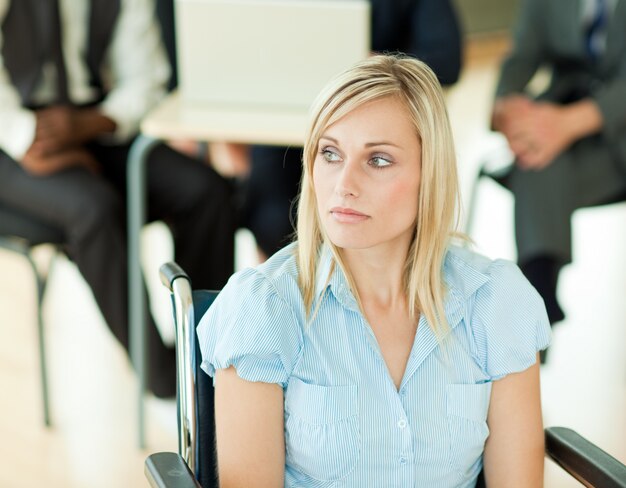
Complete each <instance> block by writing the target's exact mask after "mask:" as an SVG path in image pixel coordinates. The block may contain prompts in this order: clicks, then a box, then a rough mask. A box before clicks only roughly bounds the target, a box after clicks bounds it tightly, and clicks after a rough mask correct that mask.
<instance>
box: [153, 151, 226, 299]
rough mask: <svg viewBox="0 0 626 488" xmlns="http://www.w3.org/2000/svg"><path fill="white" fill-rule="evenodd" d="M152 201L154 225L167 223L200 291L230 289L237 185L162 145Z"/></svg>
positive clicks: (156, 154) (178, 253)
mask: <svg viewBox="0 0 626 488" xmlns="http://www.w3.org/2000/svg"><path fill="white" fill-rule="evenodd" d="M148 200H149V208H150V217H151V219H163V220H165V221H166V222H167V223H168V224H169V226H170V228H171V229H172V234H173V237H174V252H175V256H176V261H177V262H178V264H180V266H181V267H182V268H183V269H185V270H187V272H188V274H189V277H190V278H191V280H192V283H193V286H194V288H198V289H199V288H203V289H214V290H219V289H221V288H222V287H224V285H225V284H226V282H227V281H228V279H229V278H230V276H231V275H232V274H233V272H234V262H235V256H234V252H235V243H234V239H235V230H236V220H235V210H234V203H233V188H232V184H231V182H229V181H228V180H226V179H224V178H222V177H221V176H220V175H219V174H218V173H216V172H215V170H213V169H212V168H211V167H210V166H208V165H207V164H205V163H203V162H200V161H198V160H195V159H192V158H189V157H187V156H184V155H182V154H180V153H178V152H176V151H174V150H173V149H171V148H170V147H168V146H166V145H160V146H157V147H156V148H155V150H154V152H153V154H152V155H151V156H150V158H149V171H148Z"/></svg>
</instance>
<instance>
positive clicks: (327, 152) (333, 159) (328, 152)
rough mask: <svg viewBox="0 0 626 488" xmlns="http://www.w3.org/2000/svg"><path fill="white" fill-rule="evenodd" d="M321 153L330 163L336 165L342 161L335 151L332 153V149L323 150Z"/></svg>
mask: <svg viewBox="0 0 626 488" xmlns="http://www.w3.org/2000/svg"><path fill="white" fill-rule="evenodd" d="M321 153H322V156H324V159H325V160H326V161H328V162H329V163H335V162H337V161H341V158H340V157H339V154H337V153H336V152H334V151H331V150H330V149H322V151H321Z"/></svg>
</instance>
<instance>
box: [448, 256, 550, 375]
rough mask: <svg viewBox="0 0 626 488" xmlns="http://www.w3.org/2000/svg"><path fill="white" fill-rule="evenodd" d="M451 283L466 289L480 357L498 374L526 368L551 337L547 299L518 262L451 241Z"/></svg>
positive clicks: (469, 324) (455, 290)
mask: <svg viewBox="0 0 626 488" xmlns="http://www.w3.org/2000/svg"><path fill="white" fill-rule="evenodd" d="M445 272H446V274H447V279H448V280H449V287H450V288H451V289H452V291H453V293H457V295H458V293H459V292H461V293H463V294H464V295H465V305H466V306H465V314H466V316H465V319H466V320H465V324H466V327H467V328H468V332H469V333H470V336H471V337H472V338H473V339H472V342H473V344H474V348H475V349H476V351H477V357H478V360H479V363H480V364H481V366H482V367H483V369H484V371H485V372H487V374H488V375H489V376H490V377H491V378H492V379H499V378H501V377H503V376H505V375H507V374H509V373H513V372H518V371H523V370H524V369H526V368H527V367H529V366H530V365H532V364H533V363H534V362H535V358H536V354H537V351H539V350H541V349H544V348H545V347H547V345H548V344H549V342H550V326H549V323H548V320H547V315H546V311H545V306H544V304H543V300H542V299H541V297H540V296H539V294H538V293H537V291H536V290H535V289H534V288H533V286H532V285H531V284H530V283H529V282H528V280H527V279H526V278H525V277H524V275H523V274H522V272H521V271H520V269H519V268H518V267H517V265H516V264H515V263H513V262H511V261H508V260H505V259H495V260H492V259H489V258H487V257H485V256H482V255H480V254H478V253H475V252H474V251H472V250H470V249H467V248H462V247H458V246H455V247H451V248H450V250H449V252H448V254H447V256H446V263H445Z"/></svg>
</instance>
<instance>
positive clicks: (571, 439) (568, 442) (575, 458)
mask: <svg viewBox="0 0 626 488" xmlns="http://www.w3.org/2000/svg"><path fill="white" fill-rule="evenodd" d="M546 454H547V455H549V456H550V458H552V459H553V460H554V461H555V462H556V463H557V464H559V465H560V466H561V467H562V468H563V469H565V471H567V472H568V473H570V474H571V475H572V476H573V477H574V478H576V479H577V480H578V481H580V482H581V483H583V484H584V485H585V486H598V487H602V488H626V466H624V464H622V463H621V462H619V461H618V460H617V459H615V458H614V457H612V456H610V455H609V454H607V453H606V452H604V451H603V450H602V449H600V448H599V447H597V446H596V445H594V444H592V443H591V442H589V441H588V440H587V439H585V438H584V437H582V436H581V435H579V434H578V433H576V432H574V431H573V430H571V429H567V428H565V427H548V428H547V429H546Z"/></svg>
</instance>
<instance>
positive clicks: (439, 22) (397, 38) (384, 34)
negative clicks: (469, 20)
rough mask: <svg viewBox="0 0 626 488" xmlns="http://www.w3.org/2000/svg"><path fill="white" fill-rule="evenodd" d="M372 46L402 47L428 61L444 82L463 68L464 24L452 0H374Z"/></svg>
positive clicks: (377, 48)
mask: <svg viewBox="0 0 626 488" xmlns="http://www.w3.org/2000/svg"><path fill="white" fill-rule="evenodd" d="M370 2H371V4H372V50H374V51H377V52H385V51H387V52H395V51H401V52H404V53H406V54H409V55H411V56H414V57H416V58H419V59H421V60H422V61H424V62H425V63H426V64H428V65H429V66H430V67H431V68H432V70H433V71H434V72H435V74H436V75H437V77H438V78H439V81H440V83H441V84H442V85H451V84H453V83H455V82H456V81H457V80H458V79H459V73H460V71H461V28H460V26H459V22H458V19H457V15H456V12H455V11H454V7H453V5H452V4H451V2H450V0H370Z"/></svg>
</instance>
